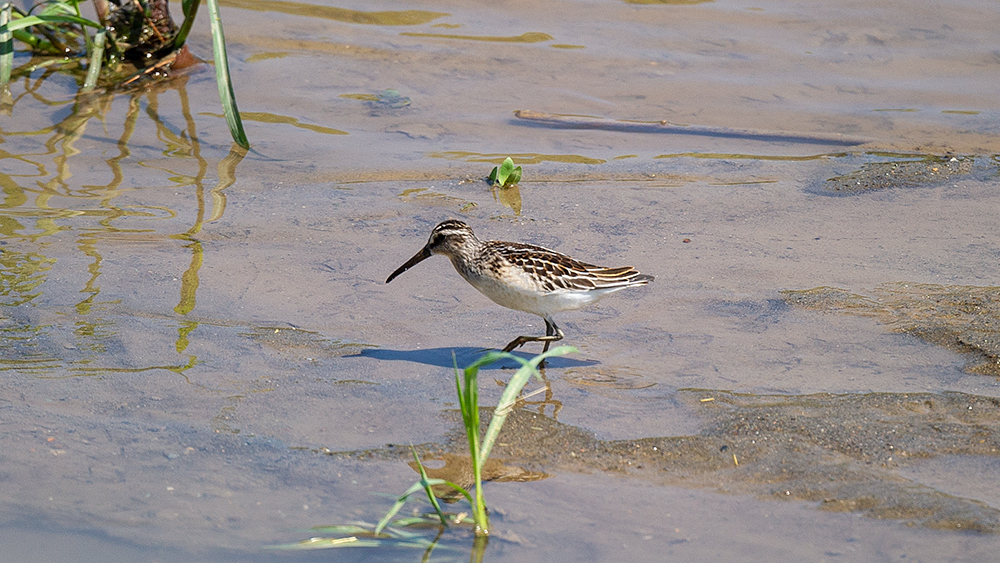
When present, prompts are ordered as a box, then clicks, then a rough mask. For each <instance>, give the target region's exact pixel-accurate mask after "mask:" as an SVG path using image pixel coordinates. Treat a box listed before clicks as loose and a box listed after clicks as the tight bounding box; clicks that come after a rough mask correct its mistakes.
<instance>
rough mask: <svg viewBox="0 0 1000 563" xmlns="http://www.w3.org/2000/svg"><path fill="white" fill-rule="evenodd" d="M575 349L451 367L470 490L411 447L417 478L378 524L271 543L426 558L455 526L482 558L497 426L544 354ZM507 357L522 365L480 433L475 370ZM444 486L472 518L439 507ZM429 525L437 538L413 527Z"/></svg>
mask: <svg viewBox="0 0 1000 563" xmlns="http://www.w3.org/2000/svg"><path fill="white" fill-rule="evenodd" d="M575 351H576V349H575V348H573V347H572V346H559V347H557V348H553V349H552V350H549V351H548V352H546V353H544V354H540V355H538V356H535V357H533V358H531V359H528V360H526V359H524V358H521V357H519V356H515V355H513V354H510V353H507V352H489V353H487V354H485V355H484V356H482V357H481V358H479V359H478V360H476V361H475V362H473V363H472V365H470V366H469V367H467V368H465V369H464V370H459V369H458V366H457V365H456V366H455V390H456V392H457V394H458V405H459V410H460V411H461V414H462V423H463V427H464V429H465V435H466V437H467V438H468V442H469V455H470V457H471V460H472V470H473V476H474V479H475V488H474V492H470V491H468V490H466V489H465V488H464V487H462V486H460V485H457V484H455V483H452V482H451V481H447V480H445V479H431V478H429V477H428V476H427V472H426V471H425V469H424V466H423V464H422V463H421V462H420V458H419V456H418V455H417V452H416V450H415V449H413V459H414V461H415V462H416V467H417V469H418V470H419V472H420V479H419V480H418V481H417V482H415V483H413V485H411V486H410V488H409V489H407V490H406V492H404V493H403V494H402V495H400V496H399V497H398V498H397V499H396V502H395V503H393V505H392V508H390V509H389V511H388V512H386V514H385V516H383V517H382V519H381V520H380V521H379V522H378V524H375V525H371V524H364V523H362V524H350V525H347V526H323V527H317V528H312V530H316V531H320V532H321V533H328V534H333V535H337V536H340V537H313V538H310V539H308V540H304V541H301V542H297V543H292V544H285V545H279V546H274V547H275V548H276V549H327V548H333V547H410V548H420V549H424V550H425V553H424V560H426V559H427V557H429V555H430V553H431V551H433V549H434V548H435V547H436V546H437V542H438V541H439V540H440V538H441V534H442V532H443V531H444V530H445V529H446V528H449V527H452V526H455V525H459V526H471V527H472V530H473V533H474V535H475V538H476V541H475V542H474V545H473V553H474V555H475V554H478V558H476V559H477V560H481V557H482V554H483V550H485V548H486V540H487V537H488V536H489V533H490V524H489V516H488V514H487V508H486V499H485V498H484V496H483V482H482V481H483V480H482V471H483V466H485V464H486V461H487V460H488V459H489V456H490V452H491V451H492V450H493V445H494V444H495V443H496V440H497V438H498V437H499V436H500V430H501V429H502V428H503V425H504V422H505V421H506V420H507V415H508V414H510V412H511V411H512V410H513V409H514V407H515V406H516V405H517V402H518V397H519V396H520V394H521V391H522V390H523V389H524V386H525V385H527V383H528V381H530V380H531V377H532V376H536V377H538V378H541V374H540V373H539V372H538V366H539V365H540V364H541V363H542V362H544V361H545V360H546V359H547V358H550V357H553V356H562V355H565V354H568V353H570V352H575ZM505 358H509V359H513V360H515V361H517V362H518V363H520V364H521V367H520V368H519V369H518V370H517V372H515V373H514V376H513V377H511V379H510V381H509V382H508V383H507V386H506V388H505V389H504V392H503V394H502V395H501V396H500V401H499V403H498V404H497V406H496V408H495V409H494V410H493V417H492V418H491V419H490V423H489V425H488V426H487V428H486V432H485V433H483V434H482V436H480V419H479V383H478V381H479V380H478V375H479V370H480V369H481V368H483V367H484V366H487V365H490V364H492V363H494V362H496V361H498V360H501V359H505ZM411 449H412V446H411ZM442 485H443V486H446V487H450V488H452V489H454V490H456V491H458V493H459V494H461V496H463V497H464V498H465V500H466V501H468V503H469V505H470V507H471V511H472V517H471V519H470V518H469V516H468V514H467V513H457V514H456V513H448V512H445V511H443V510H442V509H441V505H440V504H439V503H438V500H437V498H436V497H435V495H434V492H433V491H432V487H435V486H442ZM421 493H423V494H421ZM425 497H426V501H427V502H429V503H430V505H431V507H432V509H433V510H432V511H429V512H426V513H424V514H417V515H414V516H410V517H397V515H398V514H399V512H400V510H401V509H402V508H403V506H404V505H405V504H406V502H407V501H409V500H411V499H413V500H419V499H423V498H425ZM428 525H433V526H432V527H433V528H436V529H437V537H435V538H434V539H433V540H428V539H426V538H425V537H424V536H422V535H420V533H419V532H416V531H414V529H415V528H417V527H427V526H428Z"/></svg>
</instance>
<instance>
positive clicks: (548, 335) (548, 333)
mask: <svg viewBox="0 0 1000 563" xmlns="http://www.w3.org/2000/svg"><path fill="white" fill-rule="evenodd" d="M543 318H544V317H543ZM562 339H563V331H562V330H560V329H559V327H558V326H556V323H555V321H552V320H551V319H545V336H518V337H517V338H515V339H514V340H512V341H511V342H510V344H508V345H506V346H504V348H503V351H504V352H511V351H513V350H514V349H515V348H518V347H520V346H523V345H524V344H525V343H527V342H544V343H545V347H544V348H542V353H543V354H544V353H545V352H548V351H549V344H551V343H552V342H555V341H557V340H562Z"/></svg>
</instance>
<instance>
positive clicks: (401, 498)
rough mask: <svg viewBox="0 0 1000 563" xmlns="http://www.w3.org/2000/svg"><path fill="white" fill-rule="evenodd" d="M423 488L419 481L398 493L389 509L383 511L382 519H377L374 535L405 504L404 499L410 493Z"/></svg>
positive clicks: (379, 531) (380, 530) (377, 533)
mask: <svg viewBox="0 0 1000 563" xmlns="http://www.w3.org/2000/svg"><path fill="white" fill-rule="evenodd" d="M423 488H424V485H423V483H421V482H419V481H418V482H416V483H414V484H412V485H410V488H409V489H406V492H405V493H403V494H402V495H400V496H399V498H398V499H396V502H395V503H393V505H392V507H391V508H390V509H389V511H388V512H386V513H385V516H383V517H382V519H381V520H379V521H378V525H377V526H375V535H376V536H377V535H379V534H381V533H382V530H383V529H384V528H385V527H386V526H387V525H388V524H389V521H390V520H392V517H393V516H395V515H396V514H398V513H399V511H400V509H402V508H403V505H404V504H406V499H408V498H410V495H412V494H413V493H415V492H417V491H419V490H421V489H423Z"/></svg>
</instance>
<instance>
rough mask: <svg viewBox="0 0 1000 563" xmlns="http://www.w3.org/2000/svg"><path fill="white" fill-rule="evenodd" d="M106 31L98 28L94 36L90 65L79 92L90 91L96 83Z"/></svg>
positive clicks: (102, 56) (101, 61) (102, 58)
mask: <svg viewBox="0 0 1000 563" xmlns="http://www.w3.org/2000/svg"><path fill="white" fill-rule="evenodd" d="M106 35H107V31H105V30H103V29H102V30H100V31H98V32H97V35H96V36H94V43H93V47H94V49H93V51H92V52H91V53H90V66H89V67H88V68H87V78H86V80H84V81H83V88H81V89H80V92H84V93H86V92H90V91H91V90H93V89H94V86H96V85H97V77H98V76H100V75H101V65H102V64H103V62H104V40H105V36H106Z"/></svg>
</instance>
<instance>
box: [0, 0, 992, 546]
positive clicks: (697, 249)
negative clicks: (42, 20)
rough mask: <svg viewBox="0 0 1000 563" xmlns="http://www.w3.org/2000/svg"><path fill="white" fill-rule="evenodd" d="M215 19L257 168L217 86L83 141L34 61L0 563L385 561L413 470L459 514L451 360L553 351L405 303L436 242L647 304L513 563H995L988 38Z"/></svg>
mask: <svg viewBox="0 0 1000 563" xmlns="http://www.w3.org/2000/svg"><path fill="white" fill-rule="evenodd" d="M225 6H226V8H225V9H224V12H223V19H224V22H225V23H226V33H227V39H228V41H229V46H230V55H231V56H232V57H233V60H232V61H231V64H232V66H233V69H234V72H235V77H236V89H237V94H238V96H239V103H240V108H241V109H242V110H243V112H244V114H245V115H244V117H245V119H246V120H247V132H248V135H249V137H250V139H251V142H252V143H253V150H252V151H251V152H250V153H248V154H245V155H243V154H239V153H238V152H232V153H231V152H230V145H229V140H228V132H227V130H226V128H225V123H224V121H223V120H222V119H221V117H220V116H219V115H218V114H219V110H218V102H217V98H216V97H215V96H216V92H215V85H214V82H213V80H212V74H211V71H210V67H208V66H207V65H205V66H203V67H201V68H196V69H194V70H193V71H191V72H190V73H188V74H186V75H184V76H181V77H179V78H176V79H174V80H172V81H169V82H165V83H160V84H151V85H146V86H144V87H142V88H139V89H136V90H134V91H128V92H117V93H111V94H108V95H106V96H105V97H103V98H98V99H96V100H92V101H90V102H85V101H83V100H75V99H74V98H73V97H72V94H73V92H74V91H75V83H74V80H75V79H74V78H73V75H71V74H66V73H61V72H56V73H52V74H50V75H49V74H45V73H46V70H45V69H46V68H49V67H47V66H43V65H42V62H43V61H40V60H38V59H34V60H31V59H29V57H28V56H27V55H26V54H24V53H20V52H19V53H17V54H16V57H15V62H16V64H17V65H18V66H19V68H21V69H22V74H21V75H17V74H15V80H14V83H13V86H12V95H13V100H14V103H13V105H12V106H11V108H10V114H9V115H4V116H3V117H2V118H0V140H2V143H0V150H2V151H3V154H2V155H0V156H2V158H0V181H2V182H3V196H2V198H3V199H2V202H0V251H2V254H0V374H2V375H0V460H2V463H0V476H2V479H3V482H4V486H3V487H0V524H2V526H0V538H3V539H2V540H0V543H3V545H4V546H5V553H10V554H12V555H11V557H14V555H16V559H17V560H19V561H32V560H37V561H48V560H53V559H56V558H60V557H62V558H65V557H67V556H69V554H72V555H73V556H74V557H75V558H76V559H78V560H83V561H87V560H90V561H97V560H107V558H108V556H107V553H115V554H116V555H118V556H119V557H117V558H118V559H158V560H164V561H172V560H177V561H180V560H191V559H198V560H217V561H225V560H241V561H245V560H260V561H266V560H270V559H272V558H281V559H288V558H296V557H298V558H303V559H308V558H310V557H315V558H321V557H322V558H326V557H330V556H331V554H330V553H328V552H313V553H298V554H296V555H289V554H286V553H285V554H281V555H277V554H276V553H275V552H273V551H271V550H269V549H267V546H272V545H276V544H285V543H289V542H295V541H298V540H301V539H306V538H308V537H311V535H314V534H312V533H311V532H310V530H309V528H310V527H312V526H318V525H327V524H337V523H344V522H348V521H353V520H363V521H367V522H373V521H377V520H378V518H380V517H381V515H382V514H383V513H384V511H385V510H386V509H387V508H388V506H389V505H390V504H391V501H390V500H389V499H387V498H386V497H383V496H376V495H382V494H388V495H391V496H393V495H397V494H399V493H401V492H402V491H403V490H405V488H406V487H407V486H409V484H410V483H411V482H412V481H413V480H414V479H415V478H416V473H414V471H413V470H412V469H411V467H410V466H409V465H408V462H409V461H410V457H409V456H410V454H409V451H408V449H407V448H406V447H405V446H406V445H408V444H411V443H412V444H416V445H417V446H418V449H419V450H420V451H421V452H422V455H423V456H424V458H425V459H427V460H428V461H429V463H430V464H431V466H432V467H433V468H434V471H440V472H443V473H442V474H444V475H447V476H449V478H452V479H455V480H457V481H461V480H462V476H463V475H467V469H465V468H464V466H463V459H464V458H463V456H462V449H461V444H462V442H461V440H458V439H457V438H456V434H455V432H456V431H457V428H458V425H457V423H456V416H455V412H454V408H455V398H454V379H453V375H452V371H451V370H452V365H453V360H452V357H453V356H452V354H453V353H454V354H455V356H456V357H457V361H458V363H459V365H465V364H468V363H471V362H472V361H473V360H474V359H475V358H476V357H478V355H479V353H480V351H481V350H483V349H487V348H496V347H499V346H502V345H504V344H505V343H506V342H508V341H509V340H511V339H512V338H513V337H514V336H517V335H519V334H532V333H536V332H537V333H539V334H540V333H541V332H542V331H543V330H544V325H543V323H542V322H541V319H538V318H534V317H532V316H531V315H528V314H524V313H518V312H514V311H509V310H506V309H502V308H500V307H498V306H496V305H494V304H493V303H491V302H490V301H488V300H487V299H486V298H485V297H483V296H481V295H479V294H478V293H477V292H476V291H475V290H474V289H473V288H472V287H471V286H468V285H467V284H465V282H464V281H462V280H461V278H460V277H459V276H458V274H457V273H455V272H454V271H453V269H452V268H451V266H450V265H449V264H448V263H447V260H445V259H444V258H441V257H435V258H432V259H430V260H428V261H426V262H424V263H421V264H420V265H418V266H417V267H415V268H414V269H412V270H410V271H408V272H406V273H405V274H404V275H402V276H400V277H399V278H398V279H397V280H395V281H394V282H393V283H392V284H391V285H385V284H384V280H385V278H386V276H387V275H388V274H389V273H390V272H392V271H393V270H394V269H395V268H396V267H398V266H399V265H400V264H402V263H403V262H404V261H405V260H406V259H408V258H409V257H410V256H411V255H412V254H413V253H414V252H416V251H417V250H418V249H419V248H420V247H421V246H422V245H423V244H424V243H425V241H426V237H427V235H428V234H429V232H430V229H431V228H432V227H433V225H434V224H436V223H437V222H439V221H441V220H443V219H446V218H449V217H455V218H461V219H462V220H464V221H466V222H467V223H469V224H470V225H471V226H472V227H473V228H474V229H475V230H476V232H477V234H478V235H479V236H480V237H481V238H486V239H500V240H515V241H522V242H529V243H533V244H539V245H543V246H546V247H549V248H553V249H555V250H558V251H561V252H564V253H566V254H570V255H572V256H574V257H577V258H580V259H584V260H587V261H589V262H594V263H598V264H604V265H608V266H616V265H626V264H627V265H632V266H635V267H636V268H638V269H639V270H640V271H642V272H644V273H648V274H651V275H654V276H656V280H655V281H654V282H653V283H652V284H650V285H648V286H646V287H642V288H637V289H635V290H632V291H627V292H621V293H618V294H616V295H614V296H612V297H609V298H608V299H606V300H604V301H602V302H601V303H600V304H599V305H597V306H595V307H593V308H590V309H587V310H584V311H579V312H574V313H567V314H564V315H560V316H557V321H558V322H559V324H560V327H561V328H563V330H564V331H565V333H566V340H565V343H567V344H571V345H573V346H575V347H577V348H578V349H579V352H577V353H574V354H572V355H569V356H566V357H563V358H558V359H554V360H552V361H551V362H550V363H549V365H548V367H547V368H546V369H545V373H544V375H545V380H546V381H545V383H544V384H542V383H538V384H535V385H533V386H532V387H534V386H542V385H544V386H545V387H547V388H546V391H545V392H543V393H541V394H538V395H534V396H532V397H531V398H530V399H529V403H528V404H525V405H524V409H522V410H520V411H518V412H516V413H515V414H514V415H512V417H511V420H510V422H509V426H508V429H507V432H508V433H507V434H506V435H505V436H504V438H503V440H502V442H503V444H504V445H503V446H501V447H498V449H497V451H496V452H495V454H494V457H495V460H494V461H495V464H494V465H493V466H491V470H492V471H493V473H492V474H491V477H493V478H494V479H495V480H494V481H493V482H492V483H490V484H488V485H487V489H486V491H487V499H488V501H489V503H490V506H491V509H492V511H493V521H494V527H495V532H496V534H495V537H494V538H493V539H492V540H491V542H490V544H489V546H488V548H487V552H486V556H485V557H486V559H487V560H504V561H521V560H524V561H536V560H543V559H544V560H550V561H570V560H573V561H578V560H580V559H581V558H586V559H589V560H606V561H611V560H620V559H621V558H622V557H623V556H624V557H626V558H632V559H636V560H644V559H652V558H662V557H663V555H664V554H667V553H669V554H671V555H672V556H675V557H680V558H682V559H685V560H693V561H708V560H712V561H716V560H719V559H720V558H732V557H733V556H734V555H741V556H744V557H745V556H746V555H747V554H750V555H751V556H752V558H754V559H785V560H792V559H798V560H818V559H827V558H830V559H832V558H841V557H849V558H851V559H858V560H873V559H875V560H878V559H899V558H902V557H905V558H906V559H907V560H917V561H921V560H923V561H940V560H949V559H950V560H983V559H984V558H988V557H989V554H992V553H995V550H996V549H997V547H1000V541H998V538H997V531H998V526H1000V513H998V510H1000V490H998V489H997V487H996V485H995V484H994V483H995V481H996V479H995V478H994V477H995V476H996V475H997V474H998V468H1000V465H998V463H1000V461H998V458H997V455H998V451H997V448H998V447H1000V443H998V442H1000V436H998V427H997V421H998V420H1000V418H998V412H1000V411H998V409H1000V407H998V404H1000V403H998V401H1000V386H998V380H997V376H998V370H1000V368H998V357H1000V347H998V344H997V342H998V341H1000V336H998V324H997V323H998V316H1000V310H998V308H997V305H996V303H997V302H998V297H1000V289H998V287H997V278H998V273H1000V266H998V264H1000V262H998V260H997V257H998V252H1000V250H998V249H1000V244H998V241H997V235H996V232H997V221H996V213H995V210H996V209H998V208H1000V189H998V188H1000V184H998V181H997V177H998V176H997V172H998V170H997V168H998V166H1000V162H998V160H997V157H996V156H995V155H996V154H998V153H1000V150H998V145H997V126H996V124H997V117H998V116H1000V107H998V103H997V100H996V98H995V88H994V85H993V84H992V81H991V77H993V76H995V74H996V73H995V72H993V71H995V69H996V68H997V66H998V65H1000V62H998V61H997V59H996V55H995V53H993V51H992V49H994V47H995V46H994V42H993V36H994V34H995V29H996V26H997V24H998V23H1000V21H998V20H1000V17H998V16H997V15H996V11H995V10H994V9H993V7H992V6H990V5H987V4H982V3H977V2H963V3H959V4H951V5H949V6H948V7H947V8H935V7H925V6H921V7H914V6H912V5H910V4H908V3H890V4H883V5H879V6H874V5H870V3H855V2H846V1H839V2H835V3H834V4H825V5H823V6H812V5H810V6H801V5H798V4H794V3H780V2H779V3H777V4H768V5H766V6H756V5H749V4H741V3H738V2H705V3H701V4H687V5H671V4H659V5H640V4H631V3H625V2H618V3H606V2H602V3H597V2H593V3H591V2H558V1H553V2H543V3H540V4H539V3H537V2H535V3H525V2H514V3H507V4H504V5H497V6H489V7H487V6H477V7H471V6H467V5H465V3H454V4H449V3H445V4H440V3H439V4H433V5H431V4H427V3H423V2H418V3H413V2H408V3H405V5H404V4H398V3H397V4H393V3H389V4H386V5H380V6H378V7H372V6H371V5H369V4H364V5H362V4H360V3H355V4H351V3H343V4H339V5H337V6H330V5H319V4H301V3H292V2H259V1H258V2H253V1H244V2H232V3H226V4H225ZM374 10H378V11H374ZM497 22H502V25H498V23H497ZM207 33H208V30H207V19H205V20H203V21H200V22H199V26H198V27H196V33H195V34H194V35H193V38H192V47H193V50H194V51H195V52H196V53H197V54H199V55H200V56H203V57H207V56H208V55H209V53H210V52H211V50H210V48H209V37H208V35H207ZM30 65H40V66H38V67H37V68H35V69H31V68H29V66H30ZM991 69H992V70H991ZM261 85H267V86H266V87H262V86H261ZM518 110H531V111H533V112H541V113H543V114H545V115H547V116H550V117H551V118H552V119H550V120H549V121H544V120H531V119H525V118H523V117H519V116H518V115H516V114H515V111H518ZM521 115H524V114H521ZM508 155H509V156H512V157H513V158H514V160H515V162H516V163H517V164H521V165H522V166H523V167H524V175H523V180H522V182H521V183H520V184H519V185H518V186H516V187H512V188H491V187H490V186H489V185H488V184H487V183H486V182H485V180H484V179H485V177H486V176H487V175H488V173H489V171H490V169H491V168H492V167H493V166H495V165H497V164H499V163H500V161H502V159H503V158H504V157H505V156H508ZM538 348H539V347H538V346H535V347H532V346H531V345H529V346H527V347H526V349H525V350H524V351H522V352H519V353H522V354H524V355H526V356H527V355H530V354H531V353H534V352H537V351H538ZM511 365H513V364H505V365H497V366H493V367H491V368H489V369H486V370H484V371H483V372H482V375H481V377H482V389H483V393H484V397H483V405H484V406H485V405H489V404H491V403H495V401H496V399H498V398H499V395H500V392H501V387H500V386H499V385H494V384H493V380H494V379H496V380H498V381H501V382H502V381H504V380H506V379H507V378H508V377H509V376H510V374H511V373H512V372H511V371H510V369H508V368H509V367H510V366H511ZM456 534H458V535H459V536H460V537H459V539H454V538H453V539H451V540H446V543H447V542H449V541H450V542H451V543H450V544H449V545H450V547H458V548H459V549H460V550H461V549H466V550H467V549H468V546H467V545H466V544H465V540H466V538H465V537H462V536H461V534H460V533H459V532H456ZM25 538H28V539H30V540H31V541H24V539H25ZM8 546H9V549H10V550H11V551H8V549H7V548H8ZM556 546H558V548H556ZM459 553H462V552H461V551H460V552H459ZM464 553H465V555H461V556H460V558H462V559H464V558H465V557H466V556H467V553H468V552H467V551H466V552H464ZM414 555H415V554H414V553H409V552H398V553H397V552H392V553H384V552H383V553H379V557H382V558H385V559H391V560H395V559H399V560H411V559H415V557H413V556H414ZM337 556H338V557H341V558H344V559H351V558H357V559H359V560H360V559H364V558H365V557H371V556H372V554H371V552H368V551H366V550H363V549H358V550H354V551H338V552H337ZM5 557H6V556H5ZM416 557H419V555H417V556H416ZM12 560H14V559H12Z"/></svg>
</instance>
